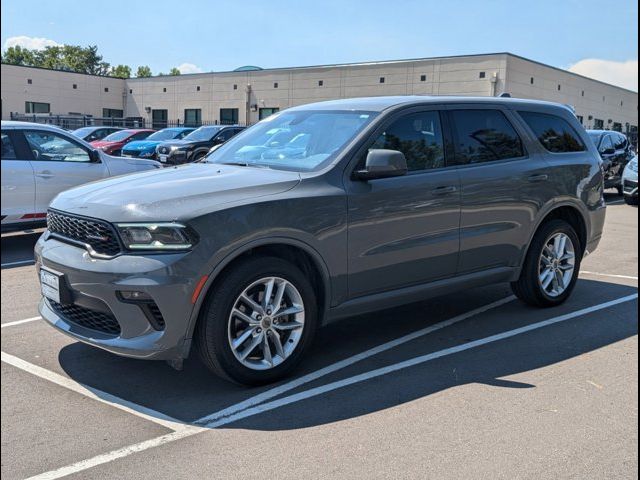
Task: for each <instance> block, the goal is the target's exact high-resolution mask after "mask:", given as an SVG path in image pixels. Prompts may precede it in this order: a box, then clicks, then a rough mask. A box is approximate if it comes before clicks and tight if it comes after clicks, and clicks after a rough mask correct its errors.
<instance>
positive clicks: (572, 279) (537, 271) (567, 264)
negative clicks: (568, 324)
mask: <svg viewBox="0 0 640 480" xmlns="http://www.w3.org/2000/svg"><path fill="white" fill-rule="evenodd" d="M581 259H582V251H581V246H580V240H579V239H578V236H577V234H576V232H575V230H574V229H573V227H572V226H571V225H569V224H568V223H567V222H565V221H564V220H551V221H549V222H547V223H544V224H543V225H542V226H541V227H540V229H539V230H538V231H537V232H536V234H535V236H534V238H533V241H532V242H531V246H530V247H529V252H528V253H527V257H526V259H525V262H524V265H523V268H522V272H521V274H520V278H519V279H518V281H516V282H513V283H512V284H511V287H512V289H513V291H514V293H515V294H516V296H517V297H518V298H520V299H521V300H522V301H524V302H526V303H528V304H530V305H534V306H537V307H552V306H555V305H560V304H561V303H563V302H564V301H565V300H566V299H567V298H569V296H570V295H571V292H573V289H574V288H575V285H576V281H577V279H578V273H579V271H580V262H581Z"/></svg>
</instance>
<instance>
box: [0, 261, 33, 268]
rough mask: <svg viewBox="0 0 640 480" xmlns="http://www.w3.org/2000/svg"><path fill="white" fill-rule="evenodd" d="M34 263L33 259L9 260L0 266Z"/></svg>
mask: <svg viewBox="0 0 640 480" xmlns="http://www.w3.org/2000/svg"><path fill="white" fill-rule="evenodd" d="M34 263H35V261H34V260H19V261H17V262H9V263H3V264H0V266H1V267H2V268H4V267H17V266H18V265H33V264H34Z"/></svg>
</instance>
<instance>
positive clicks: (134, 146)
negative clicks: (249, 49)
mask: <svg viewBox="0 0 640 480" xmlns="http://www.w3.org/2000/svg"><path fill="white" fill-rule="evenodd" d="M158 144H160V142H159V141H158V140H136V141H135V142H130V143H128V144H127V146H126V147H125V148H124V149H125V150H154V149H155V148H156V146H157V145H158Z"/></svg>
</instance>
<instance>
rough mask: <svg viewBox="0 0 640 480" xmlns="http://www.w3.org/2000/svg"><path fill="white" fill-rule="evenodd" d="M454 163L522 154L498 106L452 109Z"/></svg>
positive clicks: (515, 156)
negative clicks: (489, 108) (480, 108)
mask: <svg viewBox="0 0 640 480" xmlns="http://www.w3.org/2000/svg"><path fill="white" fill-rule="evenodd" d="M451 119H452V120H453V126H454V132H455V139H454V141H455V154H456V163H457V164H459V165H466V164H469V163H483V162H493V161H497V160H507V159H510V158H518V157H522V156H524V148H523V147H522V141H521V140H520V137H519V136H518V134H517V133H516V131H515V129H514V128H513V126H512V125H511V123H509V120H507V117H505V116H504V114H503V113H502V112H501V111H499V110H454V111H452V112H451Z"/></svg>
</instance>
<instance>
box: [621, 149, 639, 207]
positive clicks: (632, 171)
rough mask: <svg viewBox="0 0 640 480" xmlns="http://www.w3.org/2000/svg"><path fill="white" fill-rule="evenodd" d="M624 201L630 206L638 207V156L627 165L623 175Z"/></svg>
mask: <svg viewBox="0 0 640 480" xmlns="http://www.w3.org/2000/svg"><path fill="white" fill-rule="evenodd" d="M622 190H623V192H624V201H625V202H627V203H628V204H629V205H638V156H637V155H636V156H635V157H633V159H632V160H631V161H630V162H629V163H627V166H626V167H625V169H624V173H623V174H622Z"/></svg>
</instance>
